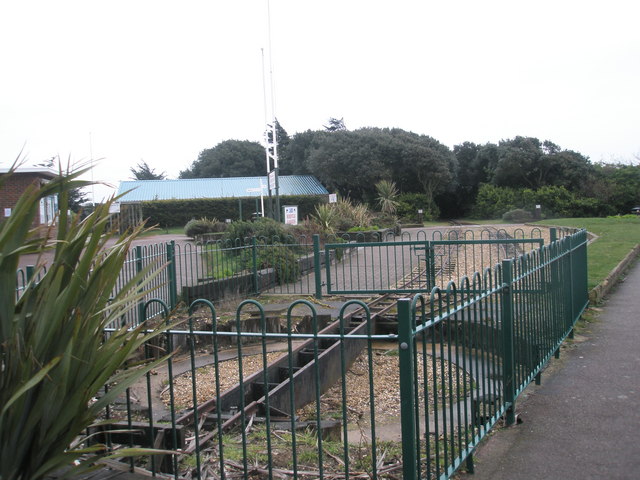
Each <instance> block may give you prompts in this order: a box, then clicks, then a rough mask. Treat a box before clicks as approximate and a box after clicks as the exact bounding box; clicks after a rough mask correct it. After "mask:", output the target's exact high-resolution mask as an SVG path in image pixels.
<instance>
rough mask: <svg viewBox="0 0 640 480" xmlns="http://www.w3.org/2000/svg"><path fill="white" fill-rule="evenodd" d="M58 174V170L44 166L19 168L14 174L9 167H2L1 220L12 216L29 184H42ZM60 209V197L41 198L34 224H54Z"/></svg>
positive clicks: (0, 188) (0, 186) (0, 169)
mask: <svg viewBox="0 0 640 480" xmlns="http://www.w3.org/2000/svg"><path fill="white" fill-rule="evenodd" d="M57 175H58V173H57V172H55V171H53V170H51V169H49V168H43V167H26V168H18V169H17V170H15V171H14V172H13V173H12V174H9V169H7V168H0V176H1V177H2V185H0V221H2V220H4V219H5V218H7V217H9V216H11V214H12V212H13V208H14V207H15V205H16V203H17V202H18V199H19V198H20V197H21V196H22V194H23V193H24V191H25V190H26V188H27V187H28V186H29V185H32V184H34V183H36V184H38V185H42V184H43V183H46V182H48V181H50V180H51V179H52V178H54V177H56V176H57ZM57 211H58V198H57V197H56V196H55V195H52V196H50V197H45V198H43V199H42V200H40V208H38V211H37V213H36V218H35V220H34V222H33V226H34V227H37V226H40V225H42V226H51V225H53V223H54V221H55V218H56V215H57Z"/></svg>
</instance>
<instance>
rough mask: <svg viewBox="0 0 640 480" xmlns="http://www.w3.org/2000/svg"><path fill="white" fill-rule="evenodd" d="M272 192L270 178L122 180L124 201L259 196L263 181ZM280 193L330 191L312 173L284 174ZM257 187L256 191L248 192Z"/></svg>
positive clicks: (326, 192) (280, 181) (281, 179)
mask: <svg viewBox="0 0 640 480" xmlns="http://www.w3.org/2000/svg"><path fill="white" fill-rule="evenodd" d="M261 181H262V185H264V190H263V191H264V195H269V190H268V187H267V185H268V184H269V182H268V180H267V177H229V178H189V179H180V180H128V181H123V182H120V187H119V188H118V195H122V194H123V193H124V192H127V191H129V190H132V191H130V192H129V193H127V194H126V195H124V196H123V197H122V198H121V199H120V202H121V203H137V202H148V201H151V200H188V199H194V198H230V197H235V198H239V197H259V196H260V191H259V190H258V189H259V188H260V182H261ZM278 184H279V186H280V192H279V193H280V195H327V194H328V193H329V192H328V191H327V189H326V188H324V187H323V186H322V184H321V183H320V182H319V181H318V179H317V178H315V177H314V176H311V175H281V176H279V177H278ZM247 190H256V191H247Z"/></svg>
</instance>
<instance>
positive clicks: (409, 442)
mask: <svg viewBox="0 0 640 480" xmlns="http://www.w3.org/2000/svg"><path fill="white" fill-rule="evenodd" d="M398 347H399V352H400V353H399V362H400V422H401V423H400V425H401V428H402V464H403V466H402V473H403V475H402V478H403V479H404V480H415V479H417V478H418V470H417V465H418V463H417V460H418V459H417V453H418V448H417V446H416V445H415V442H416V416H415V406H414V404H413V401H414V391H413V389H414V388H415V385H414V383H413V380H414V379H413V368H414V365H413V349H414V338H413V319H412V318H411V300H410V299H408V298H401V299H400V300H398Z"/></svg>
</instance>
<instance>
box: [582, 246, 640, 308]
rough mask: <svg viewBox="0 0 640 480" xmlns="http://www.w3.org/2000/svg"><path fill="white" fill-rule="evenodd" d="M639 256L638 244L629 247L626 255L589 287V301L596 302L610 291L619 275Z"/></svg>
mask: <svg viewBox="0 0 640 480" xmlns="http://www.w3.org/2000/svg"><path fill="white" fill-rule="evenodd" d="M638 256H640V244H637V245H636V246H635V247H633V248H632V249H631V251H630V252H629V253H628V254H627V256H626V257H624V258H623V259H622V261H621V262H620V263H619V264H618V265H616V267H615V268H614V269H613V270H611V272H610V273H609V275H607V277H606V278H605V279H604V280H603V281H602V282H601V283H599V284H598V285H596V286H595V287H594V288H592V289H591V291H590V292H589V302H591V303H592V304H597V303H600V302H601V301H602V299H603V298H604V297H605V296H606V295H607V294H608V293H609V292H610V291H611V289H612V288H613V287H614V286H615V285H616V283H618V280H620V277H622V275H623V274H624V272H625V270H627V268H629V266H630V265H631V263H632V262H633V261H634V260H635V259H636V258H637V257H638Z"/></svg>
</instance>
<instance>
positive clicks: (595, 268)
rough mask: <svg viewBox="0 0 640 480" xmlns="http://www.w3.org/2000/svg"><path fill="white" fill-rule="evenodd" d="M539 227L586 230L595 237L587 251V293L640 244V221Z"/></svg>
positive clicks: (574, 221)
mask: <svg viewBox="0 0 640 480" xmlns="http://www.w3.org/2000/svg"><path fill="white" fill-rule="evenodd" d="M536 223H539V224H542V225H558V226H565V227H576V228H586V229H587V230H588V231H589V232H591V233H593V234H595V235H597V236H598V239H597V240H596V241H595V242H593V243H591V244H590V245H589V248H588V249H587V259H588V260H587V261H588V268H589V289H591V288H593V287H595V286H596V285H598V284H599V283H600V282H602V281H603V280H604V279H605V278H606V276H607V275H608V274H609V272H611V270H613V269H614V268H615V266H616V265H617V264H618V263H620V261H621V260H622V259H623V258H624V257H625V256H626V255H627V254H628V253H629V251H630V250H631V249H632V248H633V247H634V246H636V245H637V244H638V243H640V217H634V216H631V215H627V216H623V217H607V218H557V219H553V220H542V221H540V222H536Z"/></svg>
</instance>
